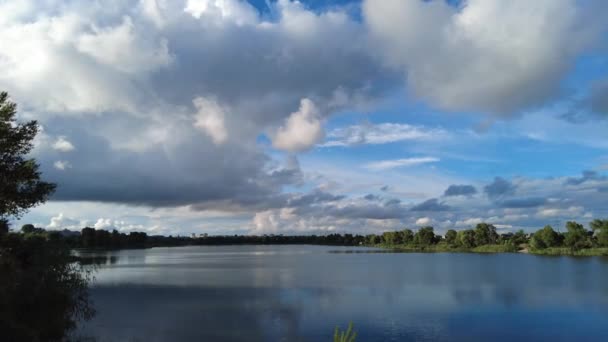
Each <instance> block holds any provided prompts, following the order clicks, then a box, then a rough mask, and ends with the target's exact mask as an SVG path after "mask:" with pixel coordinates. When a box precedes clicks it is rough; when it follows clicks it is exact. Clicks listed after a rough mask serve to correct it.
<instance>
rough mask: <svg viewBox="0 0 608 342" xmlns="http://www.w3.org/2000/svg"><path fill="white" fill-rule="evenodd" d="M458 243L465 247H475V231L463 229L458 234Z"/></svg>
mask: <svg viewBox="0 0 608 342" xmlns="http://www.w3.org/2000/svg"><path fill="white" fill-rule="evenodd" d="M457 240H458V244H459V245H460V246H462V247H464V248H473V247H475V231H474V230H472V229H467V230H461V231H459V232H458V235H457Z"/></svg>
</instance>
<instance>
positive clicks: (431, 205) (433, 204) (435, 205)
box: [410, 198, 451, 211]
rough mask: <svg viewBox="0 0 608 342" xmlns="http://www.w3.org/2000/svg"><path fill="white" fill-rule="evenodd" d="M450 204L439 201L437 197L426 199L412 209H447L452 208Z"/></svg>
mask: <svg viewBox="0 0 608 342" xmlns="http://www.w3.org/2000/svg"><path fill="white" fill-rule="evenodd" d="M450 209H451V208H450V206H448V205H447V204H445V203H443V202H439V200H437V199H436V198H432V199H430V200H427V201H424V202H422V203H420V204H417V205H415V206H413V207H412V208H411V209H410V210H411V211H447V210H450Z"/></svg>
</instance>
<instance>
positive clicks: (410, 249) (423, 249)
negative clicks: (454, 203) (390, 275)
mask: <svg viewBox="0 0 608 342" xmlns="http://www.w3.org/2000/svg"><path fill="white" fill-rule="evenodd" d="M372 247H378V248H385V249H390V250H393V251H396V252H403V253H517V252H520V251H521V250H520V248H518V247H517V246H514V245H512V244H501V245H483V246H478V247H474V248H463V247H456V246H450V245H448V244H445V243H439V244H436V245H430V246H416V245H386V244H378V245H374V246H372ZM526 251H527V253H529V254H534V255H555V256H559V255H566V256H608V247H595V248H585V249H579V250H573V249H570V248H568V247H550V248H544V249H531V248H530V249H526Z"/></svg>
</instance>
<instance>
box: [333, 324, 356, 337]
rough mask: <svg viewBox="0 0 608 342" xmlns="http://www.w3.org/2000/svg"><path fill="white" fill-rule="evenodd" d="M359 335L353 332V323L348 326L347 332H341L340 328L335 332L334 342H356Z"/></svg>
mask: <svg viewBox="0 0 608 342" xmlns="http://www.w3.org/2000/svg"><path fill="white" fill-rule="evenodd" d="M356 338H357V333H356V332H354V331H353V323H352V322H350V323H349V324H348V329H346V331H342V332H341V331H340V328H339V327H336V330H334V342H355V339H356Z"/></svg>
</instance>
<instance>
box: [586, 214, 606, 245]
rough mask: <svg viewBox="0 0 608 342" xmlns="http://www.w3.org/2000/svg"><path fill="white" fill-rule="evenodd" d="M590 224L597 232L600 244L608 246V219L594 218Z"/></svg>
mask: <svg viewBox="0 0 608 342" xmlns="http://www.w3.org/2000/svg"><path fill="white" fill-rule="evenodd" d="M590 225H591V229H592V230H593V231H594V232H595V234H596V235H595V236H596V238H597V243H598V245H600V246H602V247H608V220H593V221H591V224H590Z"/></svg>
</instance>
